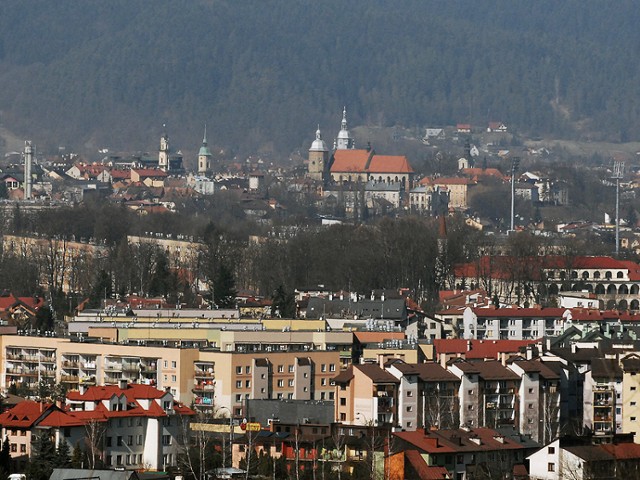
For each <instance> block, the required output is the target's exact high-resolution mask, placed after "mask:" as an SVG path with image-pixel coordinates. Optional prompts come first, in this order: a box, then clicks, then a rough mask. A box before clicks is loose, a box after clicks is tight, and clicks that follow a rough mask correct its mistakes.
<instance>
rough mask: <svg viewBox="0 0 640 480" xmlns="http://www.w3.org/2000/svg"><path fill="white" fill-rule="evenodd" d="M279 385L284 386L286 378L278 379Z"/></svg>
mask: <svg viewBox="0 0 640 480" xmlns="http://www.w3.org/2000/svg"><path fill="white" fill-rule="evenodd" d="M278 386H279V387H280V388H282V387H284V380H282V379H280V380H278Z"/></svg>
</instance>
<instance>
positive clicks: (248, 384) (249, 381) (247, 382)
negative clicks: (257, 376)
mask: <svg viewBox="0 0 640 480" xmlns="http://www.w3.org/2000/svg"><path fill="white" fill-rule="evenodd" d="M244 386H245V387H246V388H249V387H251V380H247V381H246V382H244Z"/></svg>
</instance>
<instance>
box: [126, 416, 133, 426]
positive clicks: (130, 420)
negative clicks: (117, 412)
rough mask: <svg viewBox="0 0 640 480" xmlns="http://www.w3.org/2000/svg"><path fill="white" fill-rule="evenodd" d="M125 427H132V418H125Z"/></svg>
mask: <svg viewBox="0 0 640 480" xmlns="http://www.w3.org/2000/svg"><path fill="white" fill-rule="evenodd" d="M127 427H133V418H131V417H129V418H127Z"/></svg>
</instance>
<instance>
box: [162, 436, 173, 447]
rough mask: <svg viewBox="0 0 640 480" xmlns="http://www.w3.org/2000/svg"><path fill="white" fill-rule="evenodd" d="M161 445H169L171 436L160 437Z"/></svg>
mask: <svg viewBox="0 0 640 480" xmlns="http://www.w3.org/2000/svg"><path fill="white" fill-rule="evenodd" d="M162 445H171V435H162Z"/></svg>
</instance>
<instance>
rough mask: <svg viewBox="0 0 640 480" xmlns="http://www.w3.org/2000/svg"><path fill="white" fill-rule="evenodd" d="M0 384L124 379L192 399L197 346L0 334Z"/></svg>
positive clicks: (102, 382)
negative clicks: (179, 346)
mask: <svg viewBox="0 0 640 480" xmlns="http://www.w3.org/2000/svg"><path fill="white" fill-rule="evenodd" d="M0 348H1V354H0V360H1V362H2V363H1V377H0V387H2V388H3V389H8V388H9V387H10V386H11V385H12V384H15V385H17V386H23V387H27V388H28V389H30V390H32V391H33V392H35V390H36V388H37V386H38V384H39V383H40V382H41V381H44V382H46V383H62V384H64V385H65V386H66V387H67V389H70V390H71V389H78V388H80V387H81V386H83V385H109V384H112V385H117V384H119V383H120V382H122V381H127V382H130V383H144V384H147V385H152V386H157V387H158V388H161V389H163V390H164V389H169V391H170V392H171V393H172V394H173V395H175V397H176V399H178V400H180V401H182V402H185V403H191V401H192V400H193V392H192V388H193V373H194V372H193V362H194V361H195V360H196V359H197V358H198V355H199V351H198V349H196V348H171V347H150V346H147V347H141V346H138V345H120V344H114V343H100V342H88V341H71V340H70V339H69V338H56V337H33V336H23V335H1V336H0Z"/></svg>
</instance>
